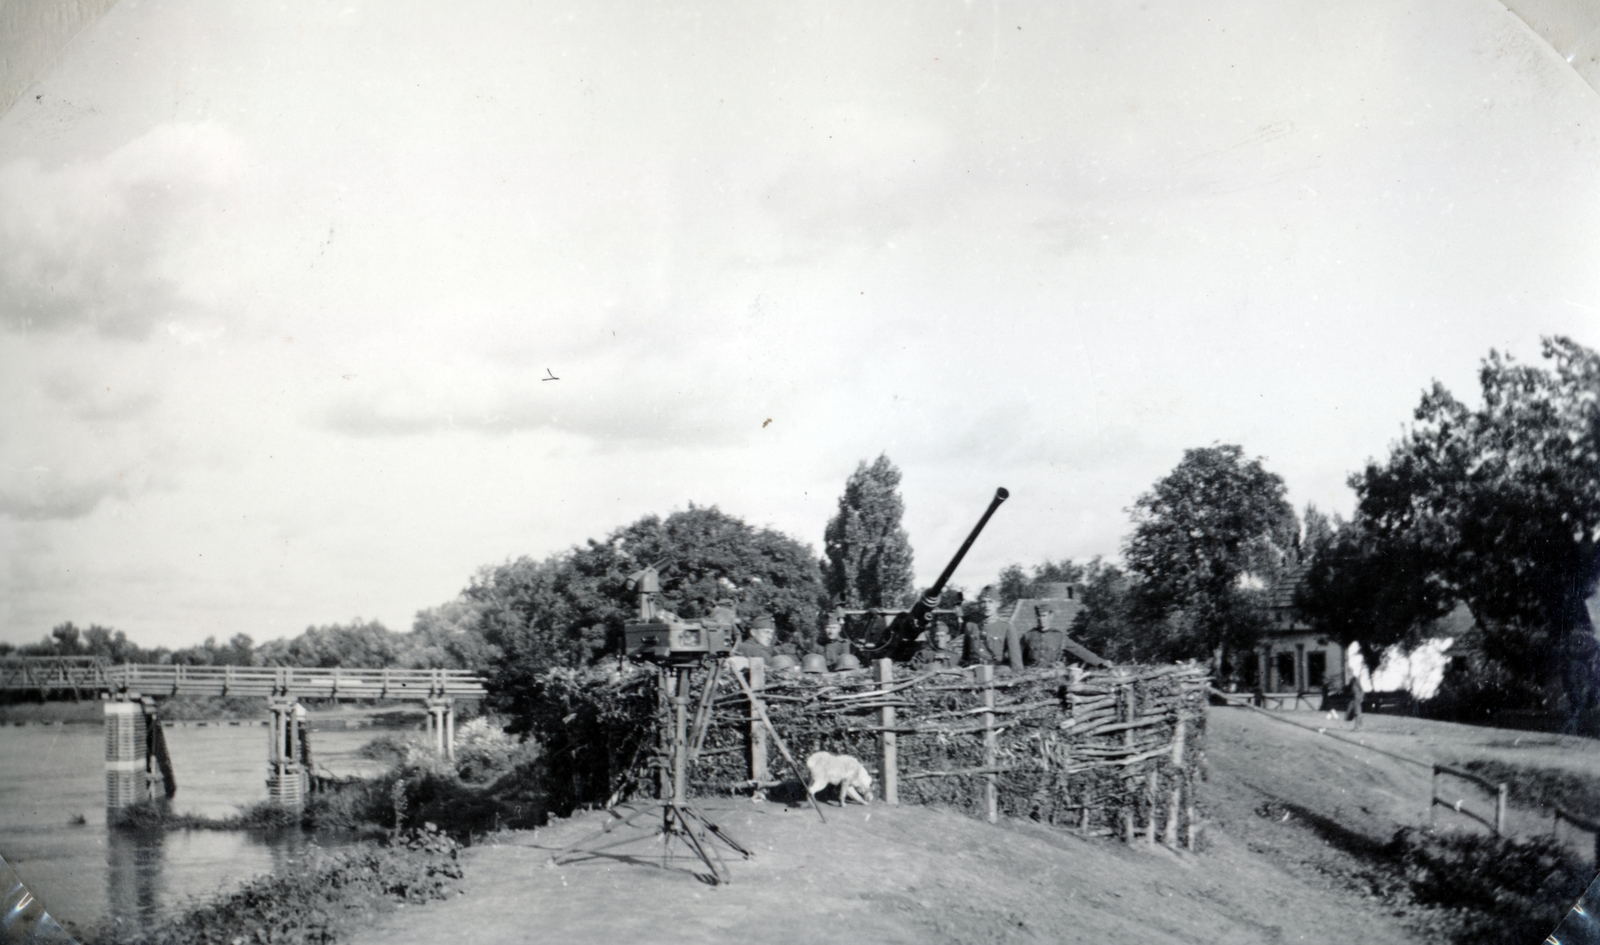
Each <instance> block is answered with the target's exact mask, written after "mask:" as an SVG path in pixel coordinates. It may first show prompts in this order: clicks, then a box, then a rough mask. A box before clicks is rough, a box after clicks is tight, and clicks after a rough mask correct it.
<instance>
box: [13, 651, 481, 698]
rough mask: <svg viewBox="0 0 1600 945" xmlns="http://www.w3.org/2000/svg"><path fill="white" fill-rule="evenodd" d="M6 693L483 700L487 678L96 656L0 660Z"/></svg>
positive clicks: (464, 673)
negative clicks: (127, 660)
mask: <svg viewBox="0 0 1600 945" xmlns="http://www.w3.org/2000/svg"><path fill="white" fill-rule="evenodd" d="M0 692H37V693H39V694H40V695H42V696H46V697H49V696H51V695H64V694H66V693H73V694H75V695H82V694H85V693H100V692H107V693H111V694H113V695H117V694H128V693H133V694H137V695H140V696H155V697H157V698H160V697H166V696H264V697H266V698H269V699H270V698H304V699H406V700H414V701H419V702H427V701H429V700H434V699H441V698H467V699H481V698H482V697H483V696H484V694H485V693H486V690H485V688H484V681H483V678H482V677H481V676H479V675H477V674H476V673H473V672H471V671H469V670H462V669H350V668H345V667H339V666H335V667H331V668H326V669H324V668H320V667H319V668H307V667H303V666H184V665H176V664H171V663H111V662H109V661H107V660H104V659H100V658H99V657H93V656H24V657H0Z"/></svg>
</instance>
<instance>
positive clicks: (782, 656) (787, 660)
mask: <svg viewBox="0 0 1600 945" xmlns="http://www.w3.org/2000/svg"><path fill="white" fill-rule="evenodd" d="M799 665H800V663H799V661H798V660H796V659H795V658H794V657H792V656H790V655H789V654H787V653H779V654H778V655H776V656H774V657H773V658H772V659H769V660H767V668H768V669H770V670H772V671H773V672H775V673H776V672H781V671H783V670H786V669H794V668H795V667H796V666H799Z"/></svg>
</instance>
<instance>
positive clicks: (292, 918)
mask: <svg viewBox="0 0 1600 945" xmlns="http://www.w3.org/2000/svg"><path fill="white" fill-rule="evenodd" d="M459 850H460V848H459V847H458V845H457V844H456V842H455V841H454V840H452V839H450V837H449V836H447V835H445V834H444V833H442V832H440V831H439V830H438V829H437V828H436V827H434V826H433V825H432V824H428V825H426V826H424V827H423V829H421V830H417V831H414V832H412V833H410V834H408V835H407V836H406V837H405V838H404V839H402V840H398V841H396V842H395V843H393V844H390V845H388V846H379V845H376V844H369V845H366V846H363V847H361V848H359V849H356V850H350V851H345V852H340V853H335V854H321V855H313V857H312V858H311V859H310V860H309V861H308V862H307V863H306V864H304V865H303V867H302V868H300V869H297V870H295V871H293V872H291V873H288V874H286V875H282V876H265V877H261V878H259V879H255V880H252V881H251V882H249V883H246V884H245V886H244V887H243V888H241V889H239V890H238V891H236V892H234V893H231V894H229V895H227V896H224V897H223V898H221V899H220V900H218V901H216V902H214V903H211V904H210V905H205V906H201V907H199V908H196V909H193V910H190V911H189V912H187V913H184V914H183V915H180V916H177V917H175V918H173V919H171V920H170V921H168V922H166V923H164V924H163V925H161V926H159V927H158V928H156V929H154V930H152V931H150V932H147V933H145V934H135V935H128V934H126V932H125V930H123V929H120V928H119V927H118V926H117V925H116V924H115V923H112V924H109V925H107V926H103V927H102V928H100V929H98V930H95V931H94V932H92V933H90V934H89V936H88V939H89V940H92V941H99V942H102V943H106V945H241V943H244V942H250V943H269V942H270V943H283V945H300V943H313V942H314V943H321V945H327V943H333V942H337V941H338V940H339V938H340V936H341V934H342V933H343V932H345V931H346V930H347V929H348V928H349V926H350V925H351V924H352V923H353V921H354V920H355V919H356V918H357V917H358V916H360V915H361V914H363V913H365V912H367V911H370V910H371V909H373V908H375V907H376V908H382V907H386V906H392V904H393V903H395V902H413V903H418V902H427V901H429V900H434V899H443V898H445V897H446V896H448V895H450V894H452V893H453V892H455V891H456V889H457V888H458V884H457V882H456V881H457V880H460V879H461V878H462V875H463V874H462V869H461V864H460V858H459ZM80 937H84V936H80Z"/></svg>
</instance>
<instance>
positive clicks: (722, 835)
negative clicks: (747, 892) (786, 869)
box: [684, 807, 755, 860]
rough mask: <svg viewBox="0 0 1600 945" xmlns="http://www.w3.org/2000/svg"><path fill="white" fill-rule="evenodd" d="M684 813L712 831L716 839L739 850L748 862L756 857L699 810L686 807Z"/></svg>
mask: <svg viewBox="0 0 1600 945" xmlns="http://www.w3.org/2000/svg"><path fill="white" fill-rule="evenodd" d="M684 812H685V813H687V814H688V815H689V816H691V817H693V818H694V819H696V820H698V821H700V823H702V824H704V825H705V828H706V829H707V830H709V831H711V834H712V836H714V837H716V838H717V839H718V840H721V841H722V842H723V843H726V844H727V845H728V846H730V847H732V848H733V849H734V850H737V851H738V852H739V853H741V854H743V856H744V858H745V859H747V860H748V859H750V857H752V856H754V855H755V854H753V853H751V852H750V851H749V850H746V849H745V848H744V847H743V846H740V845H739V841H737V840H735V839H733V838H732V837H730V836H728V834H727V832H726V831H724V830H723V829H722V828H721V827H719V826H717V824H716V823H715V822H714V821H712V820H711V819H710V818H709V817H707V816H706V815H705V814H702V813H701V812H700V811H699V809H698V808H694V807H685V808H684Z"/></svg>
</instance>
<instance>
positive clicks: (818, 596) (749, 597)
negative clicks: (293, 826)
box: [462, 505, 823, 718]
mask: <svg viewBox="0 0 1600 945" xmlns="http://www.w3.org/2000/svg"><path fill="white" fill-rule="evenodd" d="M652 564H653V565H655V566H656V567H657V569H658V571H659V573H660V576H661V599H662V603H663V604H664V605H665V606H666V607H667V608H669V609H671V610H673V611H674V612H676V613H677V614H678V615H679V616H681V617H683V618H685V619H693V618H695V617H701V616H705V615H706V614H708V613H709V612H710V611H711V609H712V608H713V607H714V606H715V605H716V602H717V600H719V599H721V598H733V599H734V601H735V607H736V610H737V611H738V613H739V615H740V616H741V617H743V618H744V619H747V620H748V619H750V618H752V617H755V616H757V615H760V614H764V613H767V614H772V615H773V616H774V618H775V619H776V623H777V625H778V636H779V639H780V641H787V640H792V639H796V638H800V639H804V638H806V637H807V636H808V635H809V634H811V633H812V632H814V629H815V627H816V622H817V616H818V613H819V609H820V607H821V606H822V603H823V592H822V581H821V574H820V573H819V571H818V568H817V559H816V557H815V553H814V552H813V551H812V549H811V548H810V547H808V546H807V545H804V544H802V543H800V542H798V541H795V540H794V539H793V538H790V537H788V536H787V535H784V534H782V533H780V532H776V531H773V530H771V529H765V528H753V527H751V526H750V525H748V524H746V523H745V522H743V521H742V520H740V519H738V518H735V517H734V516H731V515H728V514H726V513H724V512H722V511H720V510H718V509H717V508H715V507H711V508H702V507H697V506H694V505H690V506H689V508H688V510H687V511H682V512H674V513H673V514H671V515H669V516H667V517H666V518H665V519H662V518H660V517H658V516H655V515H649V516H646V517H644V518H642V519H640V520H639V521H637V522H634V523H633V524H631V525H628V526H625V527H623V528H619V529H617V530H616V531H614V532H612V533H611V534H610V535H609V536H607V537H606V538H605V539H604V540H599V541H596V540H593V539H591V540H590V541H589V542H588V543H587V544H586V545H584V546H583V547H579V548H573V549H571V550H570V551H568V552H566V553H563V554H559V555H555V556H552V557H550V558H547V559H545V560H543V561H534V560H532V559H529V558H521V559H518V560H517V561H513V562H508V563H506V564H503V565H500V566H498V567H493V568H485V569H484V570H483V571H481V572H480V573H479V575H478V576H477V578H475V579H474V581H473V583H472V585H471V586H470V587H468V588H467V589H466V590H465V591H464V592H463V593H462V600H463V606H466V607H468V608H470V610H471V612H472V614H474V616H470V617H468V618H465V619H469V620H470V621H471V622H472V625H473V626H475V627H476V629H477V631H478V632H479V633H480V634H481V637H482V640H483V641H484V643H485V644H486V645H487V646H489V647H492V648H493V651H492V652H496V653H498V657H497V658H496V660H495V664H494V665H495V669H494V679H495V687H494V688H495V689H496V691H497V696H496V701H497V703H498V707H500V708H502V709H504V710H507V711H509V712H511V713H512V714H513V715H516V716H519V717H523V718H527V717H528V713H530V712H531V711H532V702H530V701H529V700H530V699H531V698H532V695H533V694H534V693H535V692H536V689H537V686H538V685H539V679H540V678H541V677H542V676H543V675H544V673H545V672H546V671H547V670H549V669H550V668H552V667H558V666H583V665H587V664H591V663H593V662H595V661H597V660H599V659H601V658H602V657H604V656H606V655H607V654H614V653H616V652H618V650H619V649H620V646H621V642H622V632H623V627H624V625H625V624H626V623H627V622H628V621H629V620H631V619H633V618H634V615H635V614H636V613H637V600H636V599H635V596H634V593H633V592H631V591H629V590H628V589H627V588H626V586H625V585H626V582H627V579H628V576H629V575H630V574H632V573H634V572H636V571H638V570H640V569H641V568H643V567H645V566H646V565H652Z"/></svg>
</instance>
